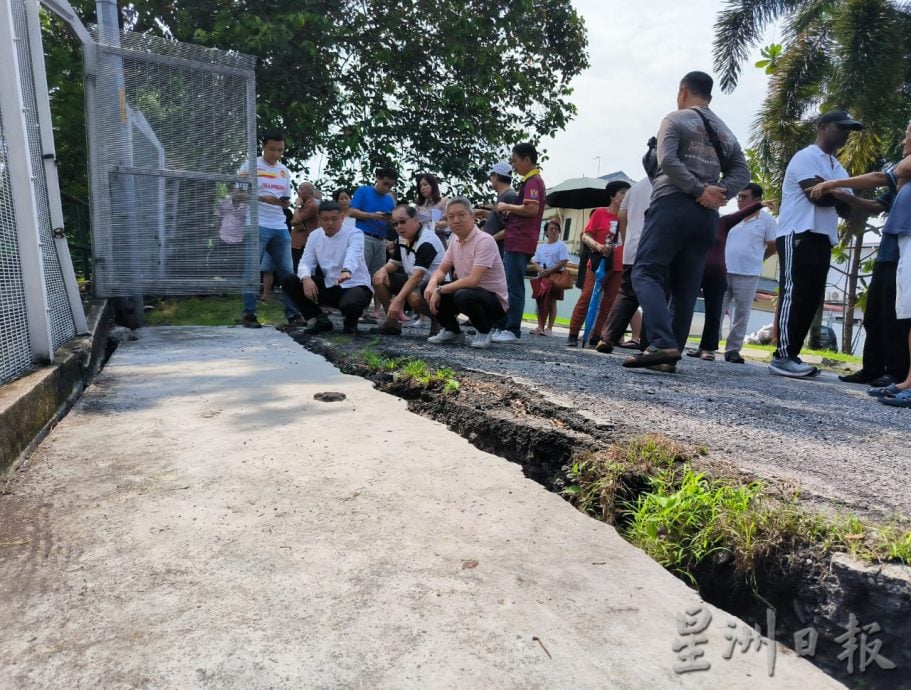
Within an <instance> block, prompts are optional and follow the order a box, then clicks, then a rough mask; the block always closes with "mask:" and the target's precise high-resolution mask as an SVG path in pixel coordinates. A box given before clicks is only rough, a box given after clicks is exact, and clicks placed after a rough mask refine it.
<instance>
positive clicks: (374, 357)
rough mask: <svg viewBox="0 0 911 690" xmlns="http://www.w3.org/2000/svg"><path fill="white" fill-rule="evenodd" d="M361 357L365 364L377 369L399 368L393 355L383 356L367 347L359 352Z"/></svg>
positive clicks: (389, 369) (391, 369)
mask: <svg viewBox="0 0 911 690" xmlns="http://www.w3.org/2000/svg"><path fill="white" fill-rule="evenodd" d="M361 359H362V360H363V362H364V364H365V365H366V366H368V367H370V368H371V369H376V370H378V371H395V370H396V369H398V368H399V360H397V359H395V358H394V357H385V356H383V355H381V354H380V353H378V352H374V351H373V350H371V349H369V348H368V349H365V350H364V351H363V352H362V353H361Z"/></svg>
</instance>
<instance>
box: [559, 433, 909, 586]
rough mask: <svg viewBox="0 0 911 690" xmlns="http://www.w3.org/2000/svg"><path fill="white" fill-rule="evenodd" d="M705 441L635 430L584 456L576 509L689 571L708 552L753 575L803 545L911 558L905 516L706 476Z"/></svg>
mask: <svg viewBox="0 0 911 690" xmlns="http://www.w3.org/2000/svg"><path fill="white" fill-rule="evenodd" d="M705 453H706V449H705V448H698V449H695V450H692V451H691V450H689V449H686V448H684V447H682V446H680V445H678V444H676V443H674V442H673V441H670V440H669V439H666V438H663V437H661V436H657V435H652V436H639V437H634V438H631V439H629V440H627V441H625V442H623V443H621V444H616V445H614V446H612V447H611V448H609V449H607V450H606V451H603V452H598V453H591V454H585V455H581V456H579V457H578V458H577V459H576V461H575V462H574V463H573V464H572V466H571V468H570V477H571V479H572V481H573V482H574V483H573V484H572V485H571V486H569V487H568V488H567V489H566V490H565V491H564V495H566V496H567V497H568V498H569V499H570V500H571V501H572V502H573V503H574V504H575V505H576V506H577V507H578V508H579V509H580V510H582V511H584V512H586V513H588V514H590V515H593V516H594V517H596V518H598V519H600V520H603V521H605V522H608V523H611V524H617V525H619V529H620V532H621V533H622V534H623V535H624V536H625V537H626V538H627V539H628V540H629V541H631V542H632V543H633V544H636V545H637V546H639V547H640V548H641V549H643V550H644V551H645V552H646V553H648V554H649V555H650V556H651V557H652V558H654V559H655V560H656V561H658V562H659V563H661V564H662V565H663V566H665V567H667V568H668V569H670V570H673V571H674V572H677V573H679V574H680V575H682V576H683V577H686V578H688V579H690V580H693V579H694V572H695V570H696V569H697V568H698V567H699V566H700V564H702V563H704V562H706V560H707V559H713V560H712V562H717V563H727V562H732V563H733V567H734V568H735V570H736V571H737V572H739V573H741V574H745V575H747V576H750V575H751V573H753V572H754V569H755V567H756V565H757V563H759V562H761V561H762V560H763V559H765V558H767V557H769V556H772V555H774V554H776V553H781V552H783V551H784V550H790V549H793V548H795V547H796V548H799V547H805V548H808V549H810V550H813V551H816V552H821V553H832V552H844V553H849V554H851V555H853V556H854V557H856V558H859V559H861V560H865V561H869V562H877V563H881V562H890V561H891V562H901V563H905V564H911V530H909V528H908V525H907V523H906V522H901V523H900V522H897V521H896V522H893V523H889V524H885V525H878V526H871V525H868V524H866V523H865V522H864V521H863V520H861V519H860V518H859V517H857V516H856V515H846V516H839V517H837V518H825V517H823V516H821V515H818V514H815V513H809V512H807V511H806V510H804V509H803V508H802V507H801V506H799V504H798V499H799V496H798V495H797V494H796V493H794V494H792V495H780V492H777V493H773V492H771V491H769V490H768V488H767V486H766V485H765V483H764V482H761V481H753V482H749V483H742V482H740V481H739V480H736V479H731V478H725V477H710V476H708V475H706V474H705V473H703V472H699V471H697V470H696V469H694V468H693V466H692V461H693V460H694V459H695V458H696V457H697V456H699V455H705Z"/></svg>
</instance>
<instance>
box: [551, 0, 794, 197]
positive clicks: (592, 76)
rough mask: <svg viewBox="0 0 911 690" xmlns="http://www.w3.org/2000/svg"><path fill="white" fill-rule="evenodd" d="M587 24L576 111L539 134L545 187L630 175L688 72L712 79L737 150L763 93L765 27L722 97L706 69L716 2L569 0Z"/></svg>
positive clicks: (770, 37)
mask: <svg viewBox="0 0 911 690" xmlns="http://www.w3.org/2000/svg"><path fill="white" fill-rule="evenodd" d="M573 6H574V7H575V8H576V11H577V12H579V14H581V15H582V16H583V17H584V19H585V24H586V27H587V29H588V41H589V62H590V63H591V66H590V67H589V68H588V70H586V71H585V72H584V73H583V74H581V75H580V76H578V77H576V78H575V79H574V80H573V82H572V86H573V87H574V89H575V91H574V94H573V96H572V99H573V102H574V103H575V104H576V107H577V109H578V112H577V114H576V117H575V119H573V120H572V121H571V122H570V123H569V125H568V126H567V127H566V129H565V130H564V131H562V132H559V133H558V134H557V136H556V137H554V138H553V139H544V140H542V142H541V145H542V148H544V149H546V150H547V155H548V160H547V161H545V162H544V164H543V166H542V174H543V177H544V180H545V181H546V183H547V186H548V187H553V186H556V185H557V184H559V183H560V182H562V181H563V180H566V179H568V178H572V177H582V176H586V177H596V176H597V174H598V172H599V161H598V160H596V159H595V157H596V156H600V158H601V160H600V174H601V175H606V174H607V173H610V172H614V171H617V170H623V171H624V172H625V173H626V174H627V175H629V176H630V177H632V178H633V179H636V180H638V179H639V178H641V177H642V176H643V175H644V173H643V170H642V163H641V159H642V154H643V153H645V149H646V141H648V138H649V137H651V136H654V135H655V134H656V133H657V131H658V124H659V123H660V122H661V119H662V118H663V117H664V116H665V115H666V114H667V113H669V112H670V111H672V110H675V109H676V107H677V104H676V96H677V87H678V85H679V83H680V78H681V77H682V76H683V75H684V74H686V73H687V72H689V71H691V70H702V71H704V72H708V73H709V74H711V75H712V77H713V78H715V80H716V86H715V90H714V93H713V99H712V105H711V107H712V110H713V111H715V112H716V113H717V114H718V115H719V116H721V118H722V120H724V121H725V123H727V125H728V126H729V127H730V128H731V130H732V131H733V132H734V134H735V135H736V136H737V138H738V140H739V141H740V143H741V145H742V146H743V148H747V147H748V145H749V143H748V142H749V138H750V131H751V125H752V123H753V120H754V119H755V116H756V113H757V111H758V109H759V106H760V104H761V103H762V99H763V97H764V95H765V88H766V82H767V79H768V77H767V76H766V75H765V73H764V72H763V71H762V70H761V69H757V68H756V67H754V66H753V65H754V63H755V62H756V61H757V60H759V59H761V57H760V55H759V51H760V49H761V48H762V47H763V46H765V45H767V44H769V43H771V42H776V41H780V39H781V37H780V35H776V31H777V29H775V28H772V29H770V30H769V31H768V32H767V34H766V36H765V37H764V39H763V40H762V41H760V44H759V45H757V46H756V47H755V48H754V49H753V51H752V54H751V56H750V59H749V60H748V61H747V63H746V64H745V65H744V68H743V72H742V77H741V79H740V82H739V84H738V86H737V88H736V89H735V90H734V92H733V93H732V94H730V95H728V94H725V93H723V92H722V91H721V88H720V87H719V86H718V85H717V81H718V78H717V75H716V74H715V73H714V71H713V70H712V40H713V38H714V25H715V18H716V16H717V13H718V11H719V10H720V9H721V8H722V6H723V3H722V2H721V0H687V2H680V0H649V2H648V3H643V4H642V5H641V6H638V7H639V8H638V9H635V8H636V7H637V6H636V5H635V4H633V3H628V2H621V1H620V0H573Z"/></svg>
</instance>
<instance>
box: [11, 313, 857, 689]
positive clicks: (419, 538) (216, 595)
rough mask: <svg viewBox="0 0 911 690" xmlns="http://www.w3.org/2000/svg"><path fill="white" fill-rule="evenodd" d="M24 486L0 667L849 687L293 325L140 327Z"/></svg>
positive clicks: (102, 672) (112, 682) (527, 682)
mask: <svg viewBox="0 0 911 690" xmlns="http://www.w3.org/2000/svg"><path fill="white" fill-rule="evenodd" d="M321 392H340V393H343V394H344V395H345V399H344V400H342V401H340V402H319V401H317V400H315V399H314V395H315V394H317V393H321ZM10 488H11V491H12V493H11V494H10V495H6V496H0V630H3V635H2V637H0V685H3V686H10V687H53V686H56V687H91V686H105V687H110V686H139V685H143V686H144V685H149V686H157V687H163V686H164V687H206V686H210V685H211V686H219V687H245V688H260V687H301V686H319V687H327V686H346V687H348V686H350V687H368V686H369V687H417V686H427V687H487V686H497V687H500V686H502V687H580V688H588V687H591V688H595V687H598V688H603V687H614V688H637V689H638V688H643V687H693V688H696V687H699V688H732V687H757V688H765V687H769V688H771V687H775V688H808V687H812V688H830V687H841V686H840V685H839V684H838V683H836V682H834V681H833V680H831V679H830V678H828V677H826V676H825V675H824V674H822V673H821V672H820V671H818V670H816V669H815V668H814V667H813V666H811V665H810V664H809V663H807V662H806V661H805V660H803V659H799V658H797V657H796V656H795V655H794V654H793V653H792V652H790V651H788V650H787V649H785V648H783V647H781V646H778V648H777V659H776V665H775V677H774V678H770V677H769V676H768V674H767V655H766V649H765V648H764V649H763V650H762V652H761V653H756V652H754V651H750V652H749V653H742V652H741V651H740V650H739V649H738V650H737V651H735V653H734V655H733V657H732V658H731V659H730V660H725V659H723V657H722V653H723V651H724V649H725V647H726V646H727V642H726V640H725V637H724V634H725V631H726V623H727V622H728V621H729V620H730V619H731V617H730V616H729V615H727V614H725V613H723V612H721V611H719V610H717V609H714V608H712V607H711V606H708V605H706V604H703V603H702V602H701V601H700V599H699V597H698V595H697V594H696V593H695V592H693V591H692V590H690V589H689V588H687V587H686V586H685V585H684V584H683V583H682V582H680V581H678V580H677V579H676V578H674V577H672V576H671V575H669V574H668V573H666V572H665V571H664V570H663V569H661V568H660V567H659V566H658V565H656V564H655V563H654V562H652V561H651V560H650V559H649V558H648V557H646V556H645V555H644V554H642V553H641V552H640V551H638V550H637V549H635V548H633V547H631V546H629V545H628V544H626V543H625V542H624V541H623V540H622V539H621V538H620V537H619V536H618V535H617V533H616V532H615V531H614V529H613V528H611V527H609V526H606V525H603V524H600V523H598V522H596V521H594V520H592V519H590V518H588V517H586V516H584V515H582V514H581V513H579V512H577V511H576V510H575V509H573V508H572V507H571V506H570V505H569V504H567V503H565V502H564V501H563V500H561V499H560V498H559V497H558V496H555V495H553V494H550V493H548V492H547V491H545V490H544V489H543V488H541V487H540V486H538V485H537V484H535V483H533V482H531V481H529V480H527V479H525V478H524V477H523V476H522V474H521V472H520V470H519V468H518V467H517V466H515V465H512V464H510V463H508V462H506V461H505V460H501V459H499V458H497V457H494V456H492V455H489V454H486V453H482V452H480V451H478V450H476V449H475V448H473V447H472V446H471V445H470V444H469V443H468V442H467V441H465V440H463V439H462V438H460V437H458V436H456V435H454V434H452V433H451V432H449V431H447V429H446V428H445V427H443V426H442V425H440V424H437V423H435V422H432V421H429V420H426V419H423V418H420V417H417V416H415V415H412V414H410V413H409V412H407V411H406V409H405V403H404V402H402V401H400V400H398V399H395V398H392V397H390V396H386V395H384V394H381V393H379V392H377V391H374V390H373V389H372V388H371V386H370V384H369V383H367V382H366V381H363V380H361V379H358V378H354V377H350V376H344V375H342V374H340V373H339V372H338V371H337V370H335V369H334V368H333V367H331V366H330V365H329V364H327V363H326V362H325V361H324V360H322V359H321V358H319V357H316V356H314V355H311V354H309V353H307V352H305V351H304V350H303V349H301V348H300V347H299V346H298V345H297V344H295V343H294V342H293V341H292V340H291V339H290V338H288V337H286V336H284V335H282V334H280V333H278V332H276V331H273V330H271V329H264V330H262V331H249V330H244V329H240V328H234V329H232V328H221V329H202V328H185V329H181V328H166V329H165V328H163V329H145V330H143V331H140V339H139V340H138V341H136V342H133V343H128V344H126V345H123V346H121V347H120V348H119V349H118V351H117V352H116V353H115V354H114V356H113V357H112V359H111V360H110V362H109V363H108V365H107V367H106V369H105V370H104V371H103V372H102V373H101V374H100V375H99V376H98V377H97V378H96V380H95V383H94V384H93V385H92V386H91V387H90V388H89V389H88V390H87V391H86V394H85V396H84V397H83V398H82V400H81V401H80V402H79V403H78V404H77V405H76V407H75V408H74V410H73V411H72V412H71V413H70V414H69V416H68V417H67V418H66V419H65V420H63V422H62V423H61V424H60V425H59V426H58V427H57V428H56V429H55V430H54V431H53V433H52V434H51V435H50V436H49V437H48V439H47V440H46V441H45V442H44V443H43V444H42V445H41V447H40V448H39V449H38V451H37V452H36V453H35V454H34V455H33V456H32V458H31V459H30V461H29V462H28V463H27V465H26V467H25V468H24V470H22V471H21V472H20V474H19V476H18V477H17V479H16V481H15V482H14V483H13V484H12V486H11V487H10ZM698 606H702V607H704V609H705V610H706V611H708V612H710V613H711V615H712V622H711V625H710V626H709V627H708V629H707V630H706V631H705V633H704V634H705V636H706V638H707V642H706V644H704V645H700V647H699V648H700V649H701V650H704V652H705V656H704V657H702V659H700V661H707V662H708V663H710V664H711V668H710V669H709V670H707V671H703V672H693V673H686V674H678V673H675V672H674V670H673V667H674V665H675V664H676V663H679V660H678V659H677V657H676V655H675V653H674V651H673V650H672V646H673V645H674V643H675V640H677V639H678V638H679V637H680V635H679V634H678V614H682V613H683V612H684V611H685V610H686V609H688V608H691V607H698ZM536 638H537V639H536ZM687 639H692V638H691V637H688V638H687Z"/></svg>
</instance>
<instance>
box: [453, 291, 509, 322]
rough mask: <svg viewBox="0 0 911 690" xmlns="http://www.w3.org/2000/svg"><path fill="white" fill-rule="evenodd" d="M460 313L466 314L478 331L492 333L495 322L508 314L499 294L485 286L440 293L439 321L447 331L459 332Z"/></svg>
mask: <svg viewBox="0 0 911 690" xmlns="http://www.w3.org/2000/svg"><path fill="white" fill-rule="evenodd" d="M459 314H465V316H467V317H468V319H469V321H471V325H472V326H474V329H475V330H476V331H477V332H478V333H490V329H491V328H493V324H494V322H496V321H498V320H499V319H502V318H504V317H505V316H506V312H505V311H504V310H503V307H502V306H501V305H500V300H499V299H497V296H496V295H495V294H493V293H492V292H490V291H489V290H485V289H484V288H462V289H461V290H456V291H455V292H451V293H446V294H443V293H440V305H439V307H438V309H437V321H439V322H440V325H441V326H442V327H443V328H445V329H446V330H447V331H452V332H453V333H458V332H459V320H458V319H457V318H456V317H457V316H458V315H459Z"/></svg>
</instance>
